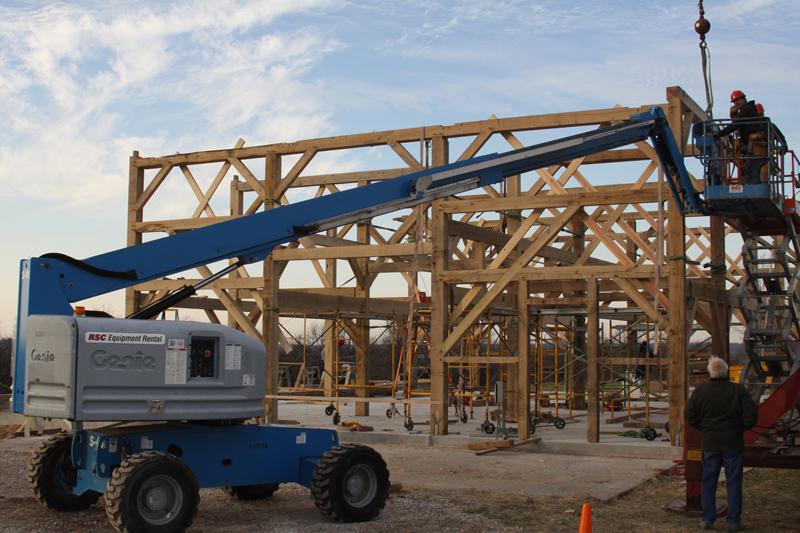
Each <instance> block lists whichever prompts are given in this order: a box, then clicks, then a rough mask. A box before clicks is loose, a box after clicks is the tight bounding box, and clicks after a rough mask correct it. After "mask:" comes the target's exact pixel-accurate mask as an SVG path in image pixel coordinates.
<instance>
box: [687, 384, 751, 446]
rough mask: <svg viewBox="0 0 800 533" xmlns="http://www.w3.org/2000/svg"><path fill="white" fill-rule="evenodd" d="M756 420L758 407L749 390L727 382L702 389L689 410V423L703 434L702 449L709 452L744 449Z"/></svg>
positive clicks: (694, 394) (692, 401) (709, 385)
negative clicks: (744, 434) (746, 433)
mask: <svg viewBox="0 0 800 533" xmlns="http://www.w3.org/2000/svg"><path fill="white" fill-rule="evenodd" d="M757 420H758V406H756V404H755V402H753V399H752V398H750V395H749V394H748V393H747V390H745V388H744V387H743V386H742V385H739V384H738V383H731V382H730V381H729V380H728V378H716V379H711V380H710V381H709V382H708V383H704V384H702V385H700V386H699V387H697V388H696V389H695V390H694V392H693V393H692V396H691V398H689V404H688V405H687V406H686V423H687V424H689V425H690V426H692V427H694V428H697V429H699V430H700V431H702V432H703V442H702V448H703V450H705V451H710V452H727V451H731V450H741V449H742V448H744V438H743V436H742V434H743V433H744V431H745V430H746V429H750V428H751V427H753V426H755V425H756V421H757Z"/></svg>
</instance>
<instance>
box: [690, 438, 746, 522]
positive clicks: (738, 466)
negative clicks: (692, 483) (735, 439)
mask: <svg viewBox="0 0 800 533" xmlns="http://www.w3.org/2000/svg"><path fill="white" fill-rule="evenodd" d="M742 455H743V453H742V450H731V451H727V452H708V451H703V483H702V488H701V492H700V508H701V516H702V517H703V522H705V523H707V524H713V523H714V520H715V519H716V518H717V481H719V471H720V470H721V469H722V466H723V465H724V466H725V479H726V482H727V487H728V523H729V524H737V525H738V524H740V523H741V519H742V473H743V461H742Z"/></svg>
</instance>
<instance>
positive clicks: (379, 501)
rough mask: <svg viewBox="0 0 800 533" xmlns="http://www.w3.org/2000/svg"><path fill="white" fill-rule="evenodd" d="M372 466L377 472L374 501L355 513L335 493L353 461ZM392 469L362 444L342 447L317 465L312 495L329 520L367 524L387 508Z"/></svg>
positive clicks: (330, 452) (327, 455) (331, 452)
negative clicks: (376, 487)
mask: <svg viewBox="0 0 800 533" xmlns="http://www.w3.org/2000/svg"><path fill="white" fill-rule="evenodd" d="M357 459H361V461H367V462H370V463H371V464H372V466H373V468H374V469H375V474H376V476H377V481H378V484H379V486H378V490H377V492H376V494H375V498H374V499H373V501H372V502H371V503H370V504H369V505H367V506H366V507H363V508H360V509H354V508H351V507H349V506H348V505H347V503H346V502H345V500H344V497H343V496H342V495H341V494H339V493H338V489H335V488H334V487H336V485H337V482H338V481H339V480H340V477H341V476H343V475H344V474H345V473H346V472H347V470H348V468H349V467H350V466H351V465H352V464H353V461H354V460H357ZM390 485H391V483H390V481H389V469H388V468H386V462H385V461H384V460H383V457H381V455H380V454H379V453H378V452H376V451H375V450H373V449H372V448H370V447H369V446H362V445H359V444H343V445H341V446H337V447H334V448H331V449H330V450H329V451H328V452H327V453H326V454H325V455H324V456H323V457H322V459H320V461H319V464H317V469H316V470H315V471H314V479H313V481H312V482H311V495H312V496H313V497H314V504H315V505H316V506H317V509H319V510H320V512H321V513H322V514H324V515H326V516H329V517H331V518H332V519H334V520H336V521H339V522H367V521H369V520H372V519H373V518H375V517H376V516H378V514H380V512H381V509H383V507H384V506H385V505H386V498H388V496H389V486H390Z"/></svg>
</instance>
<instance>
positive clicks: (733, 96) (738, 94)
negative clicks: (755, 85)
mask: <svg viewBox="0 0 800 533" xmlns="http://www.w3.org/2000/svg"><path fill="white" fill-rule="evenodd" d="M744 97H745V96H744V93H743V92H742V91H740V90H739V89H736V90H735V91H733V92H732V93H731V102H735V101H736V100H738V99H739V98H744Z"/></svg>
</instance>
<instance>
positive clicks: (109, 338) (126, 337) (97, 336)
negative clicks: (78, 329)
mask: <svg viewBox="0 0 800 533" xmlns="http://www.w3.org/2000/svg"><path fill="white" fill-rule="evenodd" d="M84 338H85V339H86V342H93V343H104V344H164V342H165V338H166V335H163V334H161V333H111V332H108V331H87V332H86V335H85V337H84Z"/></svg>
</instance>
